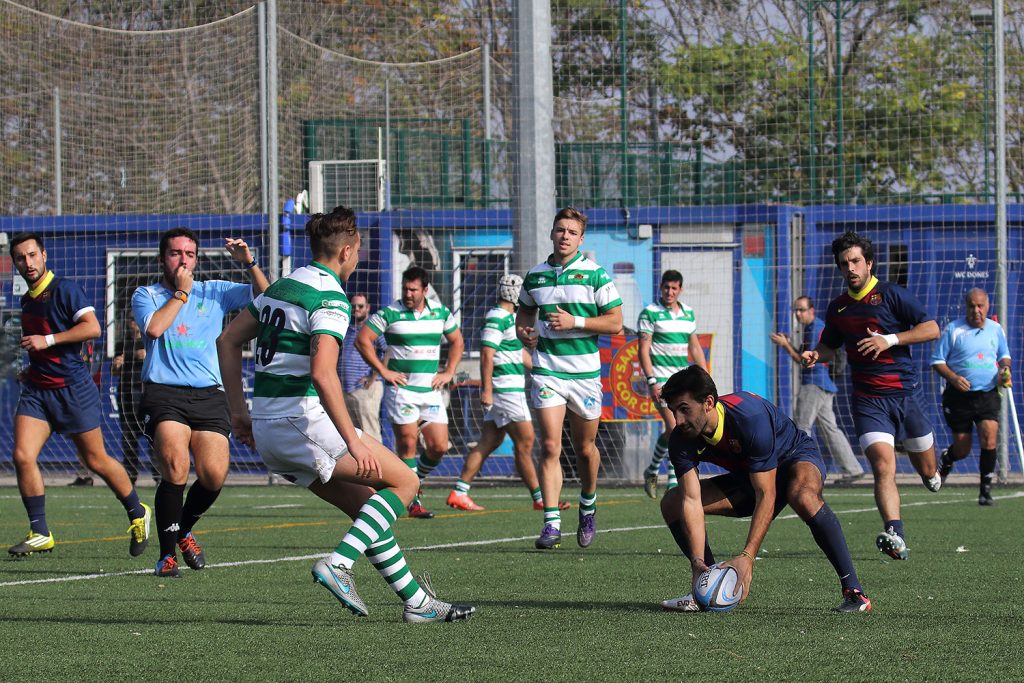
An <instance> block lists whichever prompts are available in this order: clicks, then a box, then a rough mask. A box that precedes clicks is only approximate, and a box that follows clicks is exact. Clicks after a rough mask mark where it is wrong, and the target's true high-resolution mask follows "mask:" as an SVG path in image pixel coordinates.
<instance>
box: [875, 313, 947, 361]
mask: <svg viewBox="0 0 1024 683" xmlns="http://www.w3.org/2000/svg"><path fill="white" fill-rule="evenodd" d="M867 333H868V336H866V337H864V338H863V339H861V340H860V341H858V342H857V350H858V351H860V352H861V353H862V354H864V355H865V356H867V357H869V358H871V359H872V360H874V359H876V358H878V354H880V353H882V352H883V351H886V350H888V349H890V348H892V347H893V346H897V345H903V346H910V345H911V344H921V343H924V342H929V341H934V340H936V339H938V338H939V324H938V323H937V322H935V321H934V320H926V321H925V322H923V323H918V324H917V325H914V326H913V327H911V328H910V329H909V330H906V331H904V332H897V333H895V334H885V333H883V332H881V331H880V330H874V329H871V328H868V329H867Z"/></svg>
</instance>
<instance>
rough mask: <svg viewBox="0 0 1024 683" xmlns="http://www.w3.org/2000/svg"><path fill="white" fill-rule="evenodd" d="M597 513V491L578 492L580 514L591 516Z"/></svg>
mask: <svg viewBox="0 0 1024 683" xmlns="http://www.w3.org/2000/svg"><path fill="white" fill-rule="evenodd" d="M595 512H597V491H594V492H593V493H584V492H583V491H580V514H581V515H583V516H586V515H592V514H594V513H595Z"/></svg>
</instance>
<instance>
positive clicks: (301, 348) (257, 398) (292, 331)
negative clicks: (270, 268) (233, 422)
mask: <svg viewBox="0 0 1024 683" xmlns="http://www.w3.org/2000/svg"><path fill="white" fill-rule="evenodd" d="M351 310H352V309H351V306H350V305H349V302H348V297H347V296H346V295H345V290H344V289H343V288H342V285H341V280H339V279H338V276H337V275H336V274H335V273H334V272H333V271H332V270H330V269H328V268H327V267H325V266H323V265H321V264H319V263H317V262H315V261H314V262H313V263H311V264H310V265H308V266H304V267H302V268H299V269H298V270H294V271H292V272H291V273H290V274H289V275H287V276H285V277H283V278H281V279H280V280H278V281H277V282H275V283H274V284H272V285H270V287H268V288H267V291H265V292H263V293H262V294H260V295H259V296H257V297H256V298H255V299H254V300H253V302H252V303H251V304H249V312H250V313H252V314H253V316H254V317H255V318H256V319H257V320H259V322H260V328H259V332H258V333H257V335H256V381H255V384H254V386H253V394H252V416H253V417H254V418H277V417H299V416H301V415H304V414H305V413H306V412H308V411H309V409H310V408H312V407H315V406H316V405H318V404H319V403H320V397H319V396H318V395H317V393H316V389H315V388H314V387H313V380H312V377H311V376H310V369H309V344H310V340H312V338H313V335H316V334H329V335H331V336H332V337H336V338H337V339H338V346H339V347H340V346H341V343H342V340H343V339H344V338H345V332H346V331H347V330H348V321H349V316H350V314H351Z"/></svg>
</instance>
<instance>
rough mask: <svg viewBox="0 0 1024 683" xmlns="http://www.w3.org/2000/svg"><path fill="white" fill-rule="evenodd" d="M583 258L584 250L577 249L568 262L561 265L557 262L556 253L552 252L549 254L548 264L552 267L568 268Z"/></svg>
mask: <svg viewBox="0 0 1024 683" xmlns="http://www.w3.org/2000/svg"><path fill="white" fill-rule="evenodd" d="M581 258H583V252H582V251H577V252H576V255H575V256H573V257H572V258H571V259H569V262H568V263H566V264H565V265H560V264H558V263H555V255H554V253H552V254H551V255H550V256H548V260H547V264H548V265H549V266H551V267H552V268H561V269H562V270H565V269H566V268H568V267H569V266H571V265H572V264H574V263H576V262H577V261H579V260H580V259H581Z"/></svg>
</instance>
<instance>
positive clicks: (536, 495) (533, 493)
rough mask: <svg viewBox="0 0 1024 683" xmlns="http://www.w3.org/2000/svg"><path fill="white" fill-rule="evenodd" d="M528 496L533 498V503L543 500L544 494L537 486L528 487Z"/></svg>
mask: <svg viewBox="0 0 1024 683" xmlns="http://www.w3.org/2000/svg"><path fill="white" fill-rule="evenodd" d="M530 498H533V502H534V503H543V502H544V494H543V493H541V492H540V487H539V486H538V487H537V488H535V489H530Z"/></svg>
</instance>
